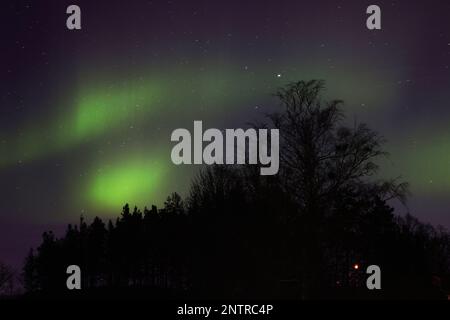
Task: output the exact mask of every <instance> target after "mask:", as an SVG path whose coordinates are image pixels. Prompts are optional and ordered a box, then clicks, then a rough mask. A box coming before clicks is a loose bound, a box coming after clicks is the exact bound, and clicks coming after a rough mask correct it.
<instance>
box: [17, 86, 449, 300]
mask: <svg viewBox="0 0 450 320" xmlns="http://www.w3.org/2000/svg"><path fill="white" fill-rule="evenodd" d="M322 91H323V82H320V81H310V82H304V81H300V82H297V83H292V84H290V85H288V86H286V87H285V88H282V89H280V90H279V91H278V93H277V96H278V97H279V99H280V101H281V107H282V109H281V111H280V112H278V113H275V114H271V115H269V120H270V123H269V124H268V125H266V126H267V127H276V128H279V129H280V133H281V140H280V143H281V145H280V150H281V151H280V152H281V153H280V159H281V161H280V170H279V174H278V175H275V176H261V175H260V174H259V168H258V167H257V166H252V165H235V166H225V165H214V166H209V167H205V168H203V169H202V170H200V172H199V173H198V174H197V175H196V177H195V178H194V179H193V181H192V185H191V187H190V190H189V194H188V196H187V197H186V199H184V200H183V199H182V197H181V196H180V195H178V194H177V193H172V194H171V195H170V196H169V197H168V198H167V200H166V201H165V203H164V206H163V207H162V208H160V209H158V208H157V207H155V206H152V207H151V208H150V209H148V208H144V209H143V211H141V210H140V209H138V208H137V207H134V209H133V210H130V207H129V205H128V204H126V205H125V206H124V207H123V209H122V212H121V214H120V216H119V217H118V218H117V219H116V220H115V221H111V220H110V221H108V222H107V223H106V224H105V223H104V222H103V221H102V220H101V219H99V218H98V217H96V218H94V219H93V221H92V222H91V223H90V224H88V223H87V222H86V221H85V220H84V218H83V217H81V219H80V223H79V225H77V226H71V225H69V226H68V228H67V231H66V234H65V235H64V236H63V237H62V238H61V239H57V238H56V237H55V236H54V235H53V233H51V232H45V233H44V234H43V240H42V243H41V245H40V246H39V247H38V248H37V249H36V251H34V252H33V251H32V252H30V254H29V256H28V258H27V259H26V263H25V266H24V270H23V271H24V282H25V288H26V289H27V291H28V292H29V294H31V295H38V296H39V295H46V294H55V293H58V294H59V295H60V296H61V295H64V294H68V291H67V290H65V288H64V285H65V276H66V275H65V269H66V267H67V266H68V265H70V264H77V265H79V266H80V267H81V269H82V278H83V279H82V283H83V288H84V290H83V293H84V294H86V295H89V294H92V295H93V296H98V295H104V294H105V290H104V289H107V290H108V292H118V293H119V294H120V293H123V294H124V295H126V296H127V297H130V296H133V294H130V291H129V290H131V289H132V290H134V291H132V292H135V294H136V295H138V294H140V293H142V291H141V290H145V292H146V293H145V297H149V298H151V297H199V298H291V299H292V298H305V299H307V298H336V297H351V298H355V297H363V298H364V297H365V298H407V297H414V298H420V297H422V298H423V297H439V298H443V297H445V294H446V292H448V290H449V287H450V286H449V279H450V250H449V249H450V236H449V234H448V232H447V231H446V230H444V229H443V228H434V227H432V226H430V225H426V224H423V223H421V222H419V221H418V220H417V219H415V218H413V217H411V216H409V215H408V216H406V217H399V216H396V215H395V214H394V210H393V208H391V207H390V206H389V203H388V200H390V199H392V198H398V199H400V200H401V201H405V200H406V196H407V184H406V183H403V182H398V179H392V180H388V181H383V180H376V173H377V170H378V166H377V165H376V161H377V158H378V157H380V156H385V155H386V153H385V152H384V151H383V149H382V146H383V142H384V140H383V138H381V137H380V136H379V135H378V134H377V133H376V132H374V131H372V130H370V129H369V128H368V127H367V126H365V125H363V124H354V125H353V126H352V127H348V126H345V118H344V116H343V113H342V111H341V104H342V102H341V101H338V100H332V101H324V100H323V98H322ZM371 264H376V265H379V266H380V267H381V269H382V272H383V290H382V292H381V293H380V292H369V291H368V290H367V289H366V287H365V277H366V275H365V268H366V267H367V266H368V265H371ZM355 265H357V266H358V268H354V266H355ZM99 290H100V291H99ZM99 292H101V293H99Z"/></svg>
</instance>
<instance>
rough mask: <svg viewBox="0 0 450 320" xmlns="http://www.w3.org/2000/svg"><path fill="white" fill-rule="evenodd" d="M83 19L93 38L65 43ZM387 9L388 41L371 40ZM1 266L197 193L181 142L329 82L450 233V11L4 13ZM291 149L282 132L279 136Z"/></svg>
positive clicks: (248, 5)
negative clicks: (45, 242) (180, 157)
mask: <svg viewBox="0 0 450 320" xmlns="http://www.w3.org/2000/svg"><path fill="white" fill-rule="evenodd" d="M70 4H77V5H79V6H80V7H81V15H82V18H81V20H82V30H76V31H69V30H68V29H67V28H66V18H67V16H68V15H67V14H66V8H67V6H68V5H70ZM370 4H377V5H379V6H380V7H381V11H382V30H377V31H370V30H368V29H367V28H366V18H367V14H366V8H367V6H368V5H370ZM0 11H1V15H2V18H1V31H0V32H1V33H0V34H1V38H2V50H1V53H0V57H1V59H0V87H1V91H0V199H1V201H0V260H3V261H4V262H6V263H8V264H12V265H13V266H16V267H18V266H19V265H20V264H21V262H22V259H23V257H24V256H25V254H26V253H27V251H28V249H29V248H30V247H31V246H35V245H36V244H37V243H38V242H39V239H40V235H41V233H42V232H43V231H44V230H46V229H48V228H52V229H54V230H59V231H61V230H63V229H64V226H65V225H66V224H67V223H69V222H76V221H77V220H78V218H79V217H80V215H84V216H85V217H86V218H87V219H91V218H92V217H94V216H95V215H98V216H100V217H102V218H112V217H115V216H117V215H118V214H119V213H120V211H121V208H122V206H123V204H124V203H126V202H128V203H130V205H131V206H134V205H137V206H139V207H141V208H143V207H144V206H151V205H152V204H156V205H161V204H162V203H163V202H164V199H165V197H166V196H167V195H168V194H169V193H171V192H173V191H177V192H179V193H181V194H182V195H185V194H186V191H187V189H188V187H189V184H190V180H191V178H192V176H193V174H194V173H195V172H196V171H197V170H198V169H199V167H198V166H175V165H173V164H172V162H171V160H170V151H171V148H172V147H173V145H174V144H173V143H171V141H170V134H171V132H172V131H173V130H174V129H176V128H187V129H189V130H192V129H193V121H194V120H202V121H203V126H204V128H211V127H214V128H240V127H245V126H246V123H248V122H254V121H257V120H260V119H262V117H263V115H264V113H266V112H270V111H271V110H274V108H276V107H277V101H276V98H274V97H273V96H272V94H273V93H274V92H275V91H276V89H277V88H279V87H281V86H283V85H285V84H287V83H289V82H291V81H296V80H310V79H323V80H325V81H326V86H327V91H326V97H328V98H338V99H342V100H344V101H345V109H344V111H345V113H346V116H347V120H348V122H349V123H350V124H352V123H353V122H354V121H359V122H366V123H368V125H369V126H370V127H371V128H372V129H374V130H376V131H378V132H379V133H380V134H382V135H383V136H384V137H385V138H386V139H387V140H388V143H387V144H386V150H387V151H389V152H390V157H389V158H388V159H385V160H381V161H380V163H381V165H382V169H381V171H380V176H379V178H383V177H392V178H395V177H398V176H401V177H402V179H403V180H406V181H408V182H409V183H410V185H411V187H410V190H411V193H412V195H411V198H410V199H409V202H408V205H407V207H404V206H401V205H399V204H396V203H393V205H394V206H395V207H396V212H397V213H398V214H405V213H406V212H410V213H411V214H413V215H415V216H417V217H418V218H420V219H421V220H423V221H425V222H430V223H432V224H434V225H438V224H441V225H443V226H445V227H447V228H450V214H449V210H450V196H449V195H450V126H449V124H450V105H449V104H450V103H449V102H450V90H449V89H450V68H449V66H450V2H449V1H444V0H442V1H379V0H377V1H348V0H346V1H300V0H295V1H262V0H258V1H243V0H240V1H212V0H208V1H206V0H205V1H185V0H183V1H182V0H176V1H175V0H174V1H143V0H142V1H141V0H137V1H99V0H96V1H79V0H76V1H62V0H58V1H56V0H55V1H17V0H15V1H11V0H6V1H1V4H0ZM281 134H282V133H281Z"/></svg>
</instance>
